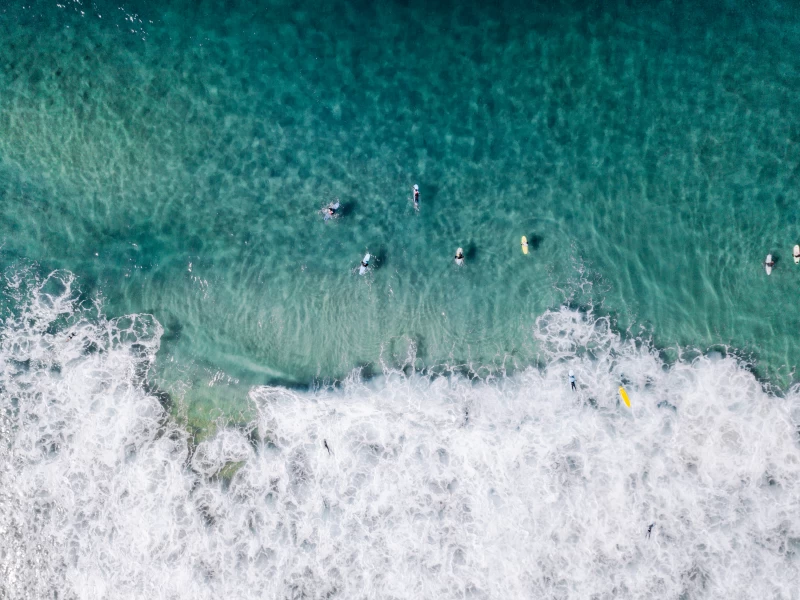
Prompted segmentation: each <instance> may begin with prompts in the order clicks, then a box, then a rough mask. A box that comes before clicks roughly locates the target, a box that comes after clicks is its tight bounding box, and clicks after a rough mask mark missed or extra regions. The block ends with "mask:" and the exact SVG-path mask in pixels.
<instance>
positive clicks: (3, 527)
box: [0, 273, 800, 599]
mask: <svg viewBox="0 0 800 600" xmlns="http://www.w3.org/2000/svg"><path fill="white" fill-rule="evenodd" d="M13 287H14V286H11V287H9V290H11V292H12V293H14V294H16V295H17V296H18V297H17V298H16V299H15V303H16V309H15V310H14V314H12V315H10V316H9V317H8V318H7V320H6V322H5V323H4V325H3V329H2V345H1V346H0V361H1V362H0V385H2V389H0V407H1V408H2V413H1V416H2V425H1V427H2V429H1V430H0V434H2V439H3V443H2V445H0V597H4V598H13V599H16V598H54V597H58V598H193V599H194V598H348V599H350V598H721V597H730V598H796V597H797V590H798V588H799V587H800V586H799V585H798V584H800V577H799V576H798V562H799V561H798V551H799V550H800V516H799V515H800V451H799V449H798V433H797V432H798V421H799V420H800V418H799V417H800V403H799V402H798V399H799V397H800V393H799V392H798V391H797V390H792V391H790V392H789V393H788V394H787V395H786V396H785V397H777V396H774V395H770V394H768V393H766V392H765V391H764V390H763V389H762V386H761V385H760V384H759V383H758V382H757V381H756V379H755V378H754V377H753V375H752V374H751V373H750V372H748V371H747V370H746V369H745V368H744V367H743V366H742V365H741V364H740V363H739V362H737V361H736V360H735V359H733V358H730V357H726V358H721V357H719V356H714V357H712V358H706V357H698V358H695V359H693V360H691V361H690V362H688V361H684V362H678V363H677V364H676V365H674V366H671V367H669V368H667V367H665V365H664V364H663V362H662V361H661V360H660V359H659V357H658V355H657V353H655V352H654V351H653V350H652V348H651V347H650V346H649V345H648V344H647V343H643V342H641V341H637V340H628V339H622V338H621V337H620V336H619V335H617V334H616V333H615V332H614V331H613V329H612V327H611V326H610V325H609V323H608V321H607V320H604V319H596V318H594V317H592V315H591V314H586V313H581V312H578V311H575V310H571V309H567V308H562V309H561V310H556V311H551V312H548V313H546V314H545V315H543V316H542V317H540V319H539V320H538V321H537V326H536V328H535V330H534V331H533V332H531V335H533V336H535V337H536V338H537V340H538V343H539V346H540V347H541V348H542V367H541V368H539V369H534V368H530V369H528V370H526V371H524V372H521V373H517V374H516V375H514V376H513V377H503V378H498V379H493V380H489V381H474V380H473V381H470V380H469V379H468V378H467V377H466V376H459V375H452V376H449V377H447V376H439V377H430V378H429V377H423V376H421V375H419V374H412V375H408V376H407V375H403V374H402V373H401V372H395V371H389V370H387V371H386V372H385V373H384V375H383V376H382V377H379V378H377V379H372V380H370V381H367V382H364V381H361V380H360V379H359V377H358V374H357V373H354V374H353V376H352V377H351V378H350V379H349V380H348V381H346V382H345V383H344V384H343V385H342V386H341V387H339V388H337V389H335V390H330V389H329V390H323V391H316V392H313V393H312V392H309V393H301V392H296V391H291V390H288V389H283V388H277V387H262V388H256V389H253V390H252V392H251V400H252V403H253V405H254V407H255V413H256V414H257V415H258V416H257V419H256V421H255V422H254V423H252V424H251V426H250V427H249V428H244V429H243V430H238V429H232V428H229V429H225V430H222V431H220V432H219V433H218V434H217V435H216V436H215V437H214V438H212V439H209V440H206V441H205V442H203V443H201V444H200V445H199V446H197V447H196V448H195V449H194V451H193V452H192V451H191V449H190V444H189V441H188V436H187V435H186V434H185V433H184V432H183V431H182V430H181V429H180V428H179V427H177V426H175V425H174V424H173V423H172V421H171V420H170V418H169V417H168V416H167V415H166V413H165V411H164V409H163V407H162V406H161V404H160V403H159V401H158V400H157V398H156V397H154V396H153V395H152V394H149V393H148V391H147V387H146V384H145V381H144V379H145V378H144V374H145V373H146V371H147V369H148V368H149V366H150V364H151V363H152V361H153V360H154V356H155V353H156V352H157V350H158V345H159V337H160V335H161V328H160V326H159V325H158V323H157V322H156V321H155V320H154V319H152V318H151V317H148V316H145V315H138V316H134V317H128V318H123V319H116V320H109V319H106V318H104V317H103V316H102V315H100V314H92V315H90V314H88V313H87V312H86V311H85V310H82V309H80V308H79V307H78V304H77V300H76V294H75V292H74V290H73V287H74V286H73V280H72V277H71V276H70V275H69V274H65V273H55V274H53V275H51V276H50V277H49V278H48V279H47V280H45V281H42V282H37V283H36V284H35V285H33V286H32V287H26V285H25V284H24V283H20V284H19V285H18V286H17V291H16V292H14V290H13ZM71 333H75V335H74V337H72V338H71V339H69V335H70V334H71ZM570 369H572V370H573V371H574V372H575V374H576V376H577V379H578V382H579V386H580V387H579V391H578V392H577V393H573V392H572V391H571V390H570V389H569V386H568V383H567V372H568V371H569V370H570ZM620 382H624V383H625V385H626V386H627V389H628V391H629V393H630V396H631V399H632V404H633V407H632V409H631V410H629V409H627V408H625V407H624V406H622V405H621V404H620V402H619V400H618V395H617V387H618V385H619V384H620ZM325 444H327V447H328V449H329V450H328V449H326V447H325ZM237 467H238V470H237ZM652 523H654V524H655V525H654V526H653V528H652V533H651V535H650V537H647V530H648V526H649V525H650V524H652ZM56 591H57V594H56Z"/></svg>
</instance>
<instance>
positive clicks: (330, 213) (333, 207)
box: [322, 200, 339, 221]
mask: <svg viewBox="0 0 800 600" xmlns="http://www.w3.org/2000/svg"><path fill="white" fill-rule="evenodd" d="M337 210H339V201H338V200H337V201H336V202H331V203H330V204H328V208H326V209H325V210H323V211H322V212H323V214H324V215H325V220H326V221H327V220H328V219H332V218H333V217H334V216H335V215H336V211H337Z"/></svg>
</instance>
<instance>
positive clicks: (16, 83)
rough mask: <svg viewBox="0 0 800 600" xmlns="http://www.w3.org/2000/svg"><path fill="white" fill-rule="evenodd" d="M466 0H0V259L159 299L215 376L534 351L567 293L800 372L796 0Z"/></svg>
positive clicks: (293, 380) (669, 334)
mask: <svg viewBox="0 0 800 600" xmlns="http://www.w3.org/2000/svg"><path fill="white" fill-rule="evenodd" d="M484 4H486V3H454V4H450V5H448V4H441V5H437V6H435V7H432V6H429V5H427V4H415V3H411V4H408V5H403V4H395V3H379V4H378V5H375V4H374V3H330V4H328V3H326V4H319V5H317V4H308V5H305V6H302V5H301V6H298V5H297V3H280V2H276V3H268V4H264V5H258V6H254V5H253V4H252V3H250V2H229V3H226V4H225V5H219V4H218V3H210V2H209V3H202V2H201V3H197V2H194V1H193V2H177V1H175V2H167V3H160V4H155V3H135V2H134V3H125V4H122V5H117V4H107V3H103V2H95V3H88V2H84V3H81V2H63V3H55V4H54V3H52V2H50V1H47V2H33V3H25V4H19V3H17V4H13V5H10V6H8V5H6V6H4V8H3V13H2V19H1V20H0V27H2V31H1V32H0V33H2V38H3V40H4V43H3V45H2V49H1V50H0V52H2V55H1V56H0V86H2V90H3V93H2V103H3V105H2V112H1V113H0V132H2V135H0V182H2V183H0V193H2V202H0V238H1V239H2V262H3V264H4V265H7V266H11V267H13V268H20V264H21V263H22V264H24V265H26V266H27V264H29V263H28V261H34V262H35V264H36V265H37V266H38V267H39V268H40V270H41V274H42V275H46V274H47V273H49V272H50V271H51V270H53V269H68V270H70V271H71V272H73V273H75V274H76V275H78V276H79V277H80V278H81V288H82V290H84V293H85V294H86V295H87V297H88V298H95V297H96V296H97V295H102V297H103V299H104V303H105V306H106V307H107V309H108V313H109V314H113V315H121V314H132V313H143V312H146V313H150V314H153V315H154V316H155V317H156V318H157V319H158V321H159V322H160V323H161V324H162V326H163V327H164V328H165V332H166V333H165V339H164V340H162V342H163V348H164V353H163V354H164V356H165V357H166V356H170V357H174V361H172V362H170V361H169V360H164V361H160V363H159V364H158V365H157V369H158V376H159V378H160V379H161V383H162V385H163V386H164V387H166V388H169V389H173V388H174V386H176V385H178V384H177V382H180V381H184V380H190V381H191V382H192V386H193V387H194V389H195V392H196V396H197V397H198V398H199V397H200V396H201V395H203V393H204V391H203V390H205V391H208V390H207V388H208V383H209V382H211V381H213V382H215V386H217V387H218V386H223V385H225V384H228V387H229V388H231V389H228V390H224V391H221V392H220V398H219V401H221V402H223V403H224V402H225V400H224V397H228V396H230V395H232V394H233V395H237V397H239V398H243V397H244V396H245V395H246V391H247V389H249V386H250V385H254V384H273V383H284V384H289V385H297V386H301V387H304V386H307V385H308V384H309V383H310V382H312V381H321V380H325V379H329V378H336V379H341V378H343V377H345V376H347V374H348V373H349V372H350V370H351V369H353V368H355V367H367V368H370V369H374V370H376V371H377V370H380V369H379V360H378V358H379V357H380V356H384V357H385V358H386V360H389V361H391V362H394V363H397V361H399V360H402V358H403V357H404V356H405V355H406V353H407V350H408V347H409V346H410V345H413V346H414V347H415V349H416V355H417V359H418V365H417V366H418V367H423V366H428V367H431V366H434V365H439V364H442V363H448V364H468V365H471V366H472V367H473V368H475V369H477V368H479V367H486V366H489V367H491V368H493V369H502V368H504V367H505V368H506V370H509V369H524V368H525V367H527V366H528V365H530V364H533V363H535V361H536V360H537V355H538V349H537V348H536V347H535V345H534V344H531V343H530V336H529V332H530V328H531V327H532V325H533V323H534V320H535V318H536V317H537V316H538V315H540V314H542V312H543V311H544V310H546V309H552V308H555V307H557V306H559V305H561V304H562V303H564V302H569V303H572V304H574V305H575V306H588V305H592V306H595V307H596V308H598V309H602V310H603V311H604V313H605V314H609V315H611V316H612V317H613V318H614V319H615V322H616V324H617V328H618V329H619V330H620V331H626V330H631V331H632V332H633V333H638V332H639V331H640V328H644V329H645V331H647V332H648V333H649V334H650V335H652V336H654V339H655V340H656V342H657V344H658V345H659V347H662V348H673V347H687V346H691V347H697V348H699V349H701V350H706V349H708V348H719V349H722V350H724V351H728V350H731V351H734V352H737V353H738V354H739V355H741V356H744V357H746V358H749V359H752V360H753V362H754V368H755V369H756V370H757V372H758V373H759V375H760V376H761V377H764V378H766V379H767V380H769V381H772V382H773V383H777V384H778V385H779V386H781V387H784V388H785V387H786V386H788V385H790V384H791V382H792V381H794V379H795V365H796V364H797V358H796V357H797V356H798V353H799V352H800V346H799V345H798V341H797V340H798V336H797V335H796V332H797V331H798V327H800V316H798V315H800V313H798V312H797V311H792V310H790V309H789V307H791V306H792V304H793V299H794V296H795V294H796V293H797V291H798V286H799V285H800V269H798V268H795V267H794V265H793V264H792V261H791V248H792V246H793V245H794V244H795V243H800V231H798V230H797V224H798V192H797V188H798V174H799V173H800V171H799V170H798V169H799V167H798V164H799V162H798V161H800V120H799V119H800V117H798V115H800V110H797V109H798V105H797V100H796V94H795V93H794V92H795V90H796V89H797V85H798V82H800V80H799V79H798V63H800V58H798V57H800V30H799V29H798V24H800V15H798V11H797V8H796V7H795V5H794V4H793V3H764V4H759V5H758V6H753V5H750V4H748V3H736V2H730V3H707V4H705V3H701V4H700V5H698V4H697V3H676V2H662V3H652V4H647V5H643V6H628V5H626V4H624V3H609V4H607V5H605V4H604V5H600V4H585V3H563V4H556V5H551V3H547V4H544V5H528V3H520V4H514V3H508V4H503V3H501V4H499V5H496V6H495V5H493V6H485V5H484ZM414 183H418V184H419V185H420V186H421V198H422V199H421V207H420V211H419V212H418V213H417V212H415V211H414V210H413V206H412V202H411V186H412V185H413V184H414ZM334 198H339V199H340V201H341V202H342V211H341V216H340V218H338V219H336V220H333V221H329V222H327V223H324V222H323V220H322V218H321V216H320V214H319V213H318V211H319V210H320V209H321V208H322V207H323V206H326V205H327V203H329V202H330V201H331V200H333V199H334ZM521 235H526V236H527V237H528V238H529V239H530V240H531V245H532V252H531V254H530V255H528V256H527V257H524V256H523V255H522V254H521V252H520V248H519V239H520V237H521ZM458 247H463V248H464V249H465V252H466V255H467V260H466V265H465V268H463V269H456V268H455V266H454V264H453V261H452V256H453V254H454V252H455V250H456V248H458ZM366 251H369V252H371V253H373V254H374V255H376V257H377V260H376V261H375V263H374V271H373V273H372V274H371V275H370V276H369V277H366V278H359V277H357V276H355V275H354V274H353V270H354V268H355V267H356V266H357V265H358V262H359V260H360V258H361V257H362V256H363V254H364V253H365V252H366ZM768 252H772V253H773V254H774V255H775V256H777V259H778V268H776V270H775V272H774V274H773V275H772V276H771V277H769V278H767V277H766V276H765V273H764V269H763V267H762V262H763V260H764V257H765V256H766V254H767V253H768ZM587 283H589V284H591V285H587ZM161 363H163V364H161ZM176 365H179V366H176ZM173 391H174V390H173Z"/></svg>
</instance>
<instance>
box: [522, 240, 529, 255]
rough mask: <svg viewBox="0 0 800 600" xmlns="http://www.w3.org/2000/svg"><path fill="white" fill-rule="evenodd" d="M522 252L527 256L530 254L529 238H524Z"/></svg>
mask: <svg viewBox="0 0 800 600" xmlns="http://www.w3.org/2000/svg"><path fill="white" fill-rule="evenodd" d="M522 251H523V252H524V253H525V254H527V253H528V240H527V238H525V237H523V238H522Z"/></svg>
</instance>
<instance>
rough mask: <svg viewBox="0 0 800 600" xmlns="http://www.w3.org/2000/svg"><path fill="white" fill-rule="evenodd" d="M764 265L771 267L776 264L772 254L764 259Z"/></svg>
mask: <svg viewBox="0 0 800 600" xmlns="http://www.w3.org/2000/svg"><path fill="white" fill-rule="evenodd" d="M764 266H765V267H769V268H770V269H771V268H772V267H774V266H775V260H774V259H773V258H772V254H770V255H769V256H768V257H767V260H766V261H764Z"/></svg>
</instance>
